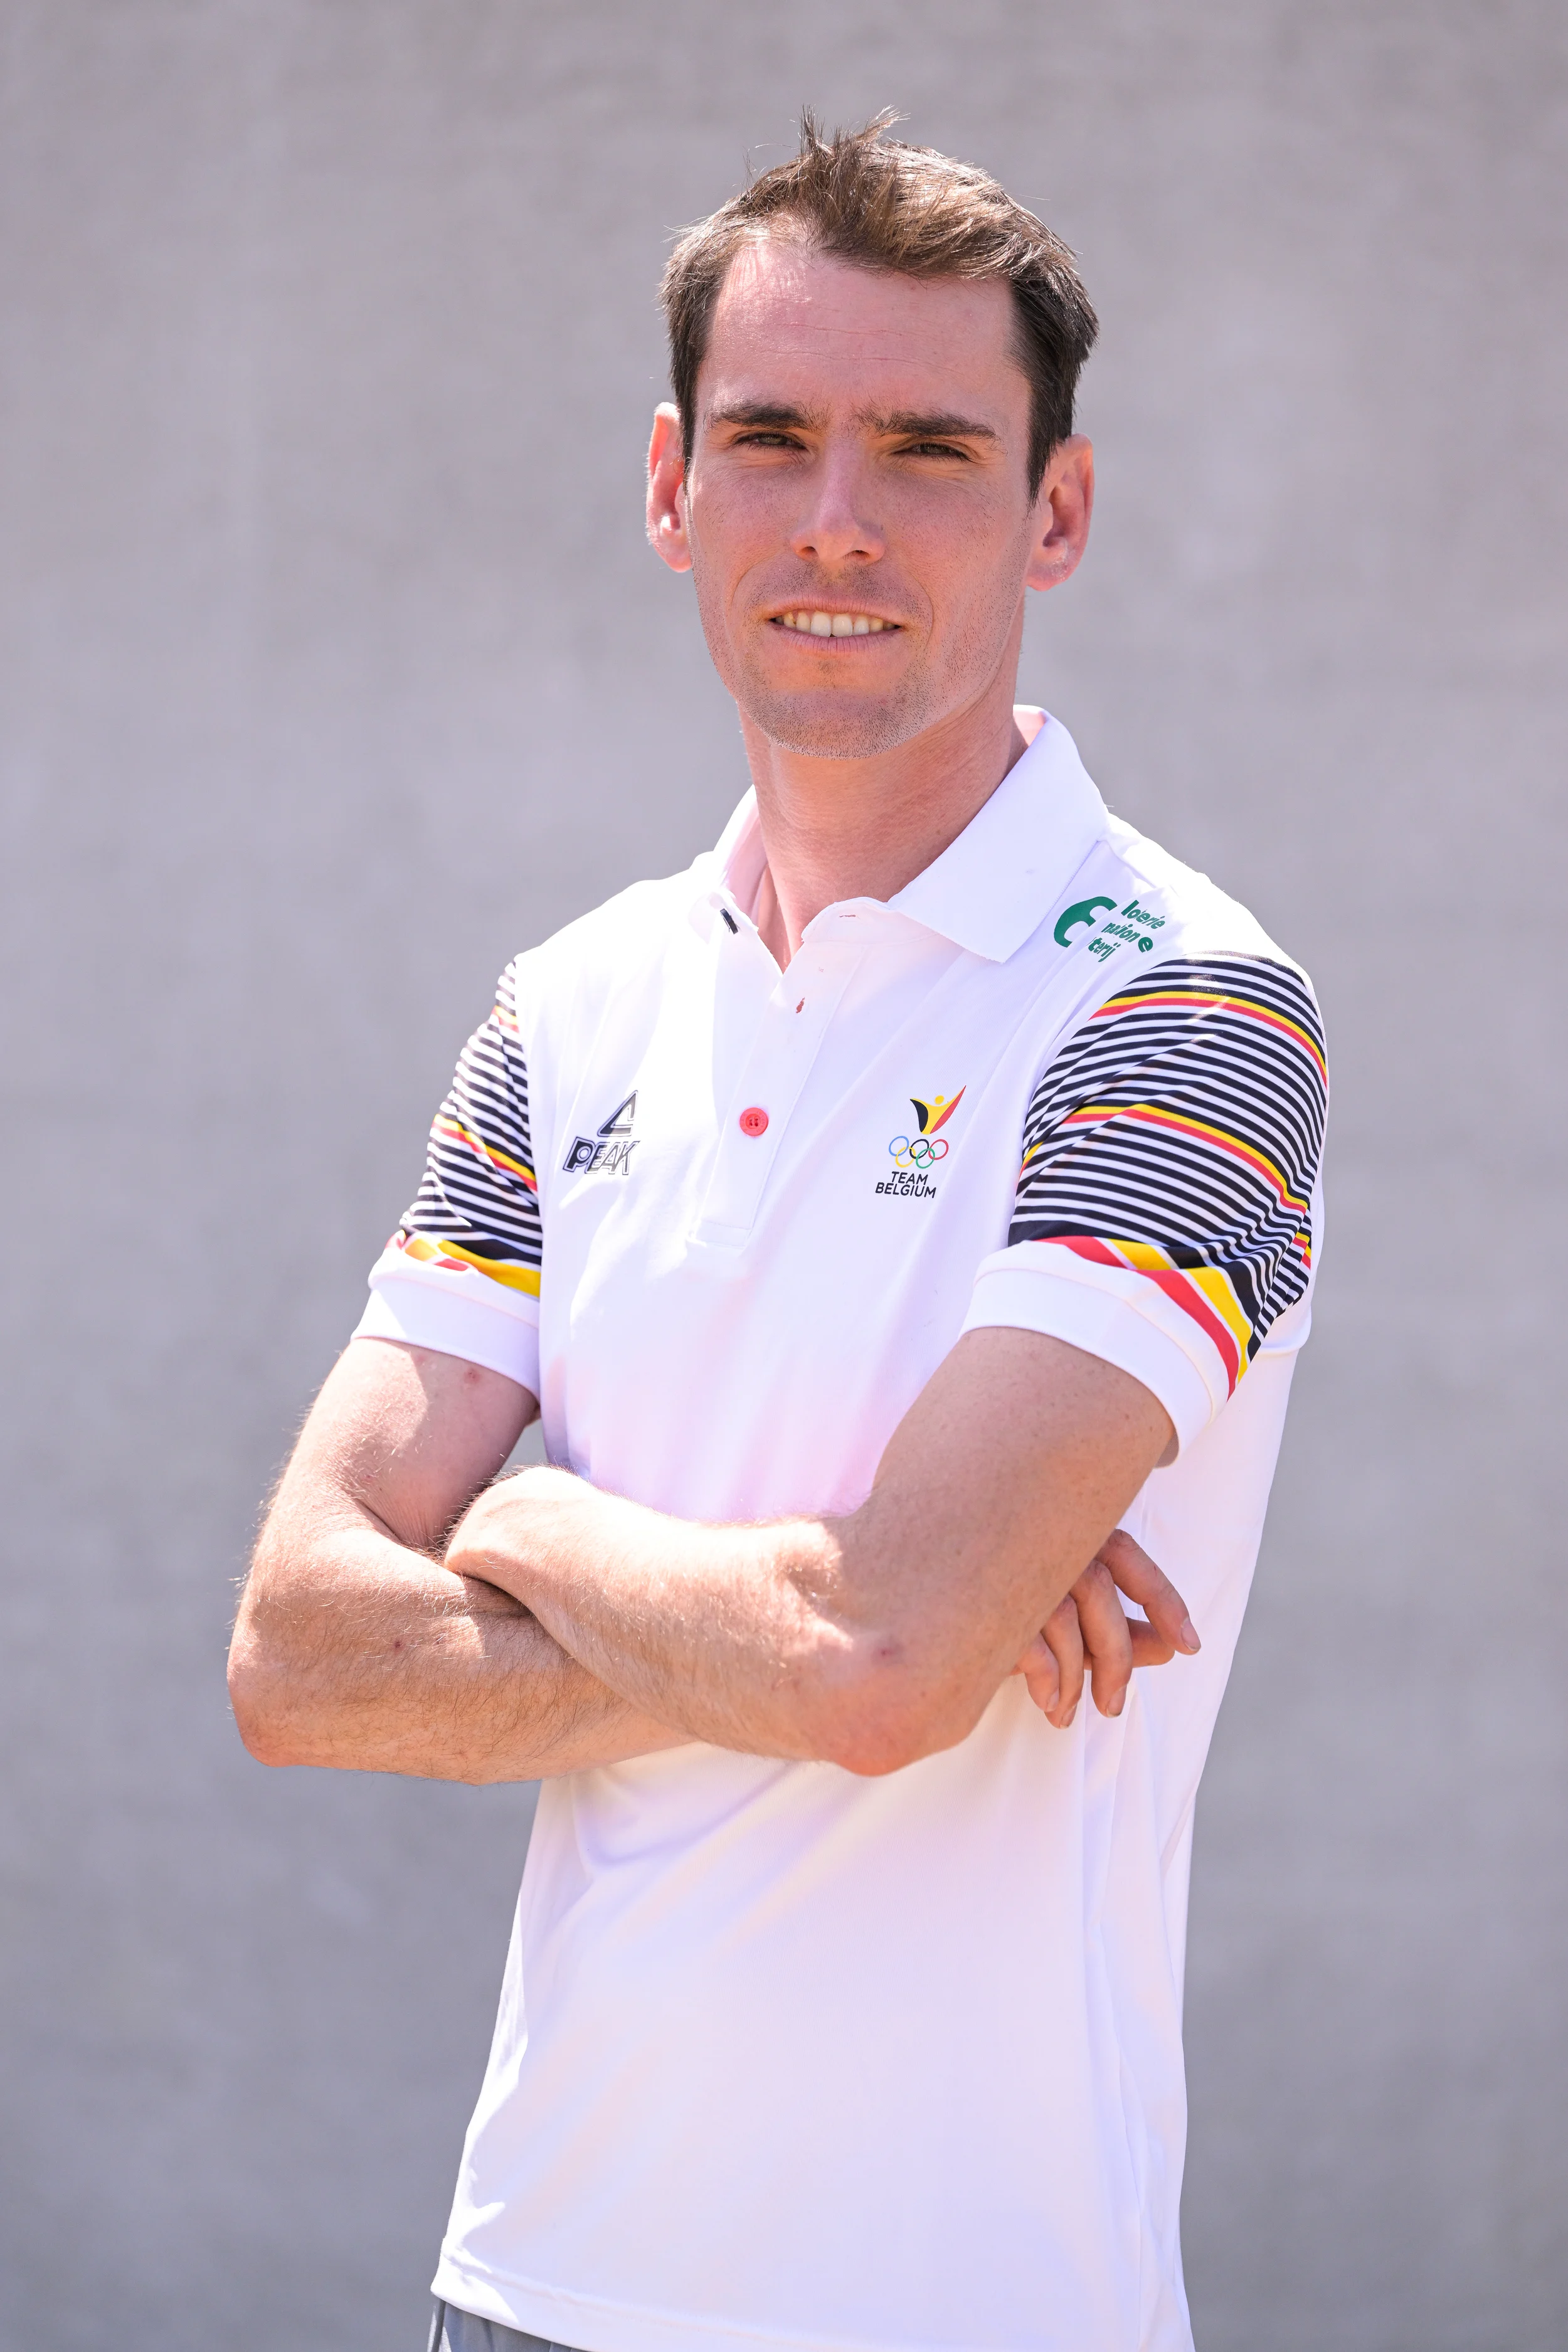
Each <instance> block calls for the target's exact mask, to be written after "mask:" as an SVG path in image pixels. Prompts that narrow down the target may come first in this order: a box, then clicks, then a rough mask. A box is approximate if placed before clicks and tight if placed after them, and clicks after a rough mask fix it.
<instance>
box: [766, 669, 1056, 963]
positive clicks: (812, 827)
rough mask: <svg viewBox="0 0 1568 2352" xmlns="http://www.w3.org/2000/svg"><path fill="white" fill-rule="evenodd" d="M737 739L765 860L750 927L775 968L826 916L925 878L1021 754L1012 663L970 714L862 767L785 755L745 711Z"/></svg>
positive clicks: (956, 717)
mask: <svg viewBox="0 0 1568 2352" xmlns="http://www.w3.org/2000/svg"><path fill="white" fill-rule="evenodd" d="M741 729H742V735H743V736H744V738H745V744H746V757H747V759H748V761H749V762H750V764H751V770H752V782H753V784H754V785H755V787H756V793H757V816H758V820H759V823H760V825H761V828H762V835H763V848H764V850H765V851H766V853H767V866H766V867H765V869H764V871H763V879H762V887H761V889H760V891H759V893H758V898H757V908H756V922H757V929H758V930H759V931H760V933H761V934H762V938H763V942H764V943H765V945H766V946H767V947H768V948H769V949H770V950H772V952H773V956H774V957H775V958H776V960H777V961H778V962H779V963H780V964H781V965H782V964H787V963H788V962H789V961H790V960H791V958H792V957H793V956H794V954H795V950H796V949H797V948H798V947H799V945H800V941H801V934H802V933H803V932H804V930H805V927H806V925H807V924H808V923H809V922H810V921H811V919H812V918H813V917H814V916H816V915H819V914H820V913H821V912H822V910H823V908H825V907H831V906H834V905H836V904H837V902H838V901H839V900H840V899H844V898H880V899H884V900H885V899H888V898H893V897H895V896H896V895H897V893H898V892H899V891H900V890H901V889H902V888H903V887H904V886H905V884H906V883H909V882H912V881H913V880H914V878H915V876H916V875H917V874H921V873H923V872H924V870H925V868H926V867H927V866H929V865H931V861H932V860H933V858H937V857H940V856H942V851H943V850H944V849H946V848H947V847H948V845H949V844H950V843H952V842H954V841H956V840H957V838H958V836H959V835H960V834H961V833H962V832H963V828H964V826H965V825H966V824H968V823H969V822H970V820H971V818H972V817H973V816H974V815H975V814H976V812H977V811H978V810H980V809H981V808H983V807H984V804H985V803H986V802H987V801H988V800H989V799H990V797H991V795H992V793H994V791H995V789H996V787H997V785H998V784H999V783H1000V782H1002V779H1003V777H1004V776H1005V775H1006V773H1007V772H1008V770H1009V769H1010V768H1011V767H1012V766H1013V764H1014V762H1015V761H1017V760H1019V759H1021V758H1022V756H1023V754H1024V752H1025V751H1026V749H1027V745H1026V740H1025V738H1024V736H1023V735H1022V734H1021V733H1020V732H1019V729H1018V724H1017V721H1016V719H1015V718H1014V716H1013V680H1012V675H1011V665H1009V666H1008V668H1007V670H1006V672H1005V675H1004V677H1002V678H1001V679H1000V680H998V681H996V682H994V684H993V685H992V686H991V687H990V688H988V689H987V690H986V692H985V694H984V696H983V697H982V698H981V700H980V701H979V703H978V704H973V703H972V704H970V705H969V706H968V707H967V708H966V709H963V710H962V711H958V712H955V713H953V714H952V716H951V717H949V718H946V719H942V720H940V721H939V722H938V723H937V725H936V726H934V727H932V728H931V729H929V730H927V731H926V732H925V733H924V734H922V735H917V736H915V737H913V738H912V739H911V740H910V741H909V742H907V743H900V745H899V746H898V748H897V750H895V751H885V752H879V753H876V754H875V755H874V756H872V757H870V758H868V759H864V760H853V759H851V760H821V759H813V758H811V757H810V756H809V755H808V754H806V753H805V752H800V751H785V750H784V748H783V747H782V746H781V745H780V744H777V743H774V742H772V741H770V740H769V739H768V738H767V737H766V736H765V735H763V734H762V733H761V732H760V731H759V730H757V729H756V728H755V727H754V726H753V725H752V722H751V720H750V719H747V718H746V716H745V714H744V712H742V717H741Z"/></svg>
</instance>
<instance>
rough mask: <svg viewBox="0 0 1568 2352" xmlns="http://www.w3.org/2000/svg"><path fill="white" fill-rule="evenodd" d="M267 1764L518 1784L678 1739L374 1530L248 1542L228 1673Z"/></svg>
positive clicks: (250, 1740) (492, 1603)
mask: <svg viewBox="0 0 1568 2352" xmlns="http://www.w3.org/2000/svg"><path fill="white" fill-rule="evenodd" d="M229 1684H230V1690H231V1693H232V1695H233V1698H234V1706H235V1714H236V1717H237V1721H238V1724H239V1727H240V1730H241V1733H242V1735H243V1736H244V1738H245V1740H246V1744H247V1747H249V1748H250V1749H251V1752H252V1753H253V1754H254V1755H257V1756H258V1757H259V1758H260V1759H261V1760H262V1761H263V1762H265V1763H271V1764H312V1765H329V1766H336V1767H338V1768H340V1769H348V1770H353V1771H363V1772H401V1773H408V1774H412V1775H415V1776H416V1777H419V1778H422V1779H427V1780H466V1781H472V1782H485V1781H495V1780H537V1779H543V1778H548V1777H551V1776H552V1775H556V1774H559V1773H563V1772H572V1771H581V1770H584V1769H588V1768H590V1767H592V1766H595V1765H599V1764H609V1763H616V1762H620V1761H622V1760H624V1759H626V1758H627V1757H632V1756H639V1755H647V1754H649V1753H651V1752H652V1751H654V1750H655V1749H657V1748H668V1747H673V1746H677V1745H679V1744H680V1741H681V1738H682V1737H683V1735H682V1734H681V1733H680V1732H679V1731H673V1730H671V1729H670V1728H668V1727H667V1726H666V1725H664V1724H661V1723H656V1722H653V1721H651V1720H650V1719H648V1718H647V1717H646V1716H645V1715H643V1714H641V1713H640V1712H639V1711H638V1710H637V1708H636V1707H635V1706H631V1705H629V1704H628V1703H627V1701H626V1699H625V1698H624V1697H623V1696H619V1695H618V1694H617V1693H616V1692H615V1691H612V1690H610V1689H609V1688H607V1687H606V1686H605V1685H604V1684H603V1683H602V1682H599V1681H598V1680H596V1679H595V1676H594V1675H592V1674H591V1673H589V1672H588V1670H587V1669H586V1668H585V1667H584V1666H583V1665H582V1664H579V1663H578V1661H577V1660H576V1659H575V1658H574V1657H571V1656H569V1655H568V1654H566V1652H565V1651H563V1649H562V1647H561V1645H560V1644H559V1643H557V1642H556V1641H554V1640H553V1639H552V1636H551V1635H550V1634H549V1633H547V1632H546V1631H545V1629H544V1627H543V1626H542V1624H541V1623H540V1622H539V1621H538V1620H537V1618H535V1617H534V1616H533V1615H532V1614H531V1612H529V1611H528V1610H527V1609H526V1608H525V1607H523V1606H522V1605H521V1603H520V1602H519V1601H516V1600H515V1599H513V1598H512V1597H511V1596H510V1595H509V1594H506V1593H503V1592H500V1591H497V1590H496V1589H495V1588H494V1587H492V1586H489V1585H488V1584H485V1583H482V1582H480V1581H478V1580H474V1579H471V1578H467V1577H464V1576H462V1575H460V1574H458V1573H455V1572H454V1571H453V1570H449V1569H447V1568H444V1567H442V1566H440V1565H439V1564H438V1563H437V1562H435V1561H432V1560H430V1559H426V1557H425V1556H424V1555H423V1554H421V1553H419V1552H416V1551H412V1550H409V1549H406V1548H405V1547H404V1546H403V1545H401V1544H398V1543H397V1542H395V1540H394V1539H393V1538H391V1537H390V1536H388V1535H384V1534H381V1533H379V1532H378V1531H377V1530H375V1529H374V1528H372V1527H369V1526H365V1527H363V1528H334V1529H332V1530H331V1531H330V1532H322V1533H321V1534H319V1535H318V1536H317V1537H316V1538H315V1540H314V1542H313V1543H311V1544H310V1546H309V1547H308V1548H304V1549H303V1550H302V1552H301V1550H300V1549H296V1550H295V1551H294V1552H292V1554H290V1553H289V1551H287V1550H286V1549H284V1548H283V1546H282V1545H280V1544H277V1543H274V1544H273V1545H271V1546H268V1544H267V1543H266V1541H265V1540H264V1543H263V1545H262V1547H261V1548H259V1549H258V1559H257V1564H256V1568H255V1570H254V1571H253V1573H252V1578H251V1580H250V1583H249V1585H248V1586H247V1591H246V1595H245V1599H244V1601H243V1602H242V1605H241V1609H240V1614H239V1620H238V1622H237V1626H236V1629H235V1638H234V1645H233V1649H232V1652H231V1656H230V1667H229Z"/></svg>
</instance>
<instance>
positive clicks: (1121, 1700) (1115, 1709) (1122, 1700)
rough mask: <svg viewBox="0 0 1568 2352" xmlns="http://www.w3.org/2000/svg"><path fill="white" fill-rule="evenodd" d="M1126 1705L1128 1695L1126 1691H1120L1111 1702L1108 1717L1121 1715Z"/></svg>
mask: <svg viewBox="0 0 1568 2352" xmlns="http://www.w3.org/2000/svg"><path fill="white" fill-rule="evenodd" d="M1126 1704H1127V1693H1126V1692H1125V1691H1124V1690H1119V1691H1118V1692H1117V1694H1116V1696H1115V1697H1114V1698H1113V1699H1112V1700H1111V1702H1110V1706H1108V1707H1107V1708H1106V1710H1105V1712H1106V1714H1107V1715H1110V1716H1116V1715H1120V1714H1121V1710H1122V1708H1123V1707H1124V1706H1126Z"/></svg>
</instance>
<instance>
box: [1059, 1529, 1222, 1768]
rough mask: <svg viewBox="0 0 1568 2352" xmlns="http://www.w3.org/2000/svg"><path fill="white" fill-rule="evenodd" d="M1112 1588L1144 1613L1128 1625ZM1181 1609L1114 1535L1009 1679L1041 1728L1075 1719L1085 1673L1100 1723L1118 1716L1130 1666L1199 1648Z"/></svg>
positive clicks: (1136, 1551) (1137, 1550) (1139, 1556)
mask: <svg viewBox="0 0 1568 2352" xmlns="http://www.w3.org/2000/svg"><path fill="white" fill-rule="evenodd" d="M1118 1588H1120V1591H1121V1592H1125V1593H1126V1595H1127V1597H1128V1599H1129V1600H1130V1601H1137V1603H1138V1605H1139V1607H1140V1608H1142V1609H1144V1610H1146V1611H1147V1612H1148V1622H1147V1623H1146V1624H1145V1623H1144V1622H1142V1619H1140V1618H1137V1617H1129V1616H1128V1614H1127V1612H1126V1611H1125V1610H1124V1609H1123V1608H1122V1606H1121V1600H1120V1598H1119V1593H1118ZM1201 1646H1202V1645H1201V1643H1199V1641H1198V1636H1197V1631H1196V1628H1195V1627H1194V1624H1193V1621H1192V1619H1191V1618H1190V1617H1189V1616H1188V1614H1187V1604H1186V1602H1185V1601H1184V1600H1183V1599H1182V1596H1181V1594H1180V1593H1179V1592H1178V1591H1176V1588H1175V1586H1174V1585H1173V1583H1172V1582H1171V1580H1170V1578H1169V1577H1168V1576H1165V1575H1164V1574H1163V1573H1162V1571H1161V1570H1159V1569H1157V1568H1156V1567H1155V1565H1154V1563H1153V1561H1152V1559H1150V1557H1149V1555H1148V1553H1147V1552H1146V1551H1145V1550H1144V1549H1143V1548H1142V1545H1141V1544H1136V1543H1134V1542H1133V1540H1132V1538H1131V1536H1130V1535H1127V1534H1125V1533H1124V1532H1123V1530H1122V1529H1121V1528H1116V1529H1115V1530H1114V1531H1113V1532H1112V1533H1111V1534H1110V1536H1108V1537H1107V1538H1106V1539H1105V1541H1104V1543H1103V1544H1102V1545H1101V1546H1100V1551H1099V1553H1098V1555H1097V1557H1096V1558H1095V1559H1091V1560H1090V1561H1089V1566H1088V1567H1087V1568H1086V1569H1085V1570H1084V1572H1083V1574H1082V1575H1081V1576H1080V1577H1079V1580H1078V1582H1077V1583H1076V1584H1075V1585H1074V1586H1073V1588H1072V1591H1070V1592H1069V1593H1068V1597H1067V1599H1066V1600H1065V1601H1063V1602H1062V1603H1061V1604H1060V1606H1059V1607H1058V1608H1057V1609H1055V1610H1054V1611H1053V1612H1052V1613H1051V1615H1050V1616H1049V1617H1048V1618H1047V1621H1046V1622H1045V1624H1044V1626H1043V1627H1042V1628H1041V1630H1040V1632H1039V1633H1037V1634H1036V1636H1035V1638H1034V1640H1033V1641H1032V1642H1031V1643H1030V1644H1029V1646H1028V1648H1027V1649H1026V1651H1025V1653H1024V1654H1023V1656H1022V1657H1021V1658H1020V1659H1019V1661H1018V1663H1017V1664H1016V1666H1015V1667H1014V1669H1013V1671H1014V1673H1015V1674H1016V1675H1023V1677H1024V1680H1025V1681H1026V1683H1027V1685H1028V1686H1029V1696H1030V1697H1031V1698H1032V1699H1033V1700H1034V1702H1035V1705H1036V1706H1037V1707H1038V1708H1039V1710H1040V1712H1041V1714H1042V1715H1043V1716H1044V1717H1045V1718H1046V1720H1047V1723H1051V1724H1054V1725H1055V1726H1056V1727H1057V1729H1058V1731H1065V1730H1066V1729H1067V1727H1068V1724H1069V1723H1070V1722H1071V1721H1072V1719H1073V1717H1074V1716H1075V1715H1076V1714H1077V1713H1078V1703H1079V1698H1080V1697H1081V1696H1082V1694H1083V1676H1084V1669H1085V1667H1086V1666H1087V1667H1088V1669H1089V1676H1090V1683H1091V1687H1092V1689H1093V1692H1094V1703H1095V1705H1096V1706H1097V1707H1098V1708H1099V1709H1100V1713H1101V1715H1111V1716H1115V1715H1120V1714H1121V1710H1122V1708H1123V1706H1125V1705H1126V1703H1127V1685H1128V1683H1129V1681H1130V1680H1131V1675H1132V1669H1133V1667H1134V1666H1163V1664H1165V1662H1166V1660H1167V1659H1168V1658H1172V1657H1173V1656H1174V1655H1175V1654H1176V1652H1177V1651H1178V1650H1180V1651H1182V1652H1183V1653H1184V1655H1185V1656H1187V1657H1192V1656H1194V1654H1195V1653H1196V1652H1197V1651H1198V1649H1199V1648H1200V1647H1201Z"/></svg>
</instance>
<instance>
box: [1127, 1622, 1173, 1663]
mask: <svg viewBox="0 0 1568 2352" xmlns="http://www.w3.org/2000/svg"><path fill="white" fill-rule="evenodd" d="M1127 1631H1128V1633H1129V1634H1130V1635H1131V1641H1132V1663H1133V1664H1134V1665H1135V1666H1163V1665H1166V1664H1169V1662H1170V1660H1171V1659H1172V1658H1173V1657H1174V1656H1175V1654H1176V1645H1175V1643H1173V1642H1167V1641H1166V1639H1165V1636H1164V1635H1163V1633H1159V1632H1157V1631H1156V1629H1155V1628H1154V1627H1153V1626H1152V1625H1146V1624H1145V1623H1144V1622H1143V1620H1142V1617H1129V1618H1128V1620H1127Z"/></svg>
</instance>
